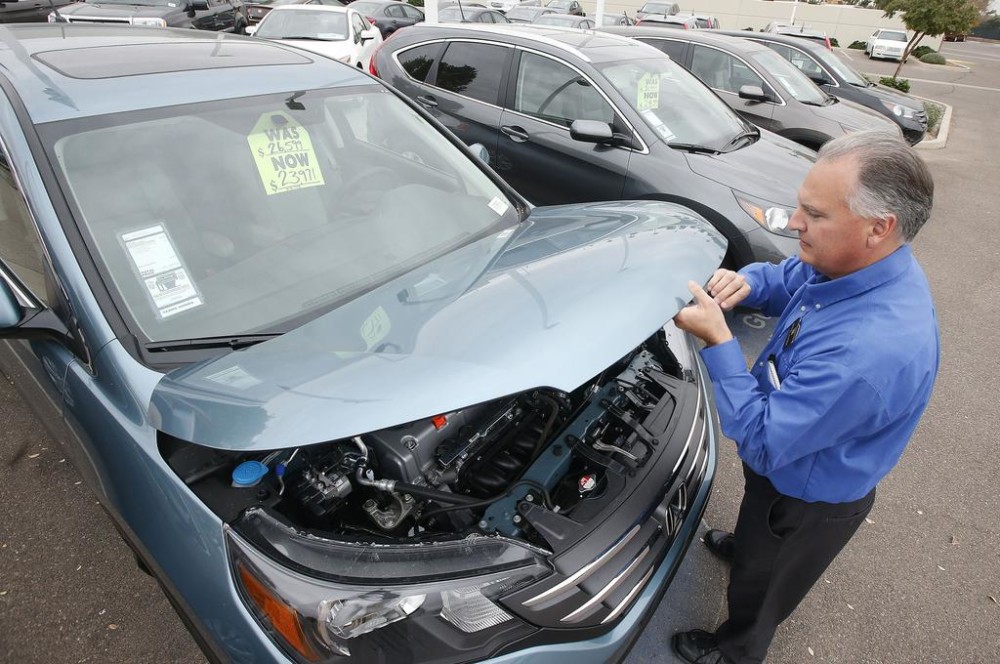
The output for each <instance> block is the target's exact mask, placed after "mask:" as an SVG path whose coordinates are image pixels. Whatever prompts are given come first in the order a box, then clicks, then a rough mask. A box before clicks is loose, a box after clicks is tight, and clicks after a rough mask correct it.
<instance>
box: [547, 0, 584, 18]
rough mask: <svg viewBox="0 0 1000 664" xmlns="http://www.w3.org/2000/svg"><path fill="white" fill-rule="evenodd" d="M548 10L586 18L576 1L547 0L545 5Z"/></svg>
mask: <svg viewBox="0 0 1000 664" xmlns="http://www.w3.org/2000/svg"><path fill="white" fill-rule="evenodd" d="M545 6H546V7H548V8H549V9H554V10H555V11H556V12H557V13H559V14H573V15H574V16H586V15H587V12H585V11H583V5H581V4H580V3H579V2H578V0H549V1H548V2H546V3H545Z"/></svg>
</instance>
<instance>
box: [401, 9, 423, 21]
mask: <svg viewBox="0 0 1000 664" xmlns="http://www.w3.org/2000/svg"><path fill="white" fill-rule="evenodd" d="M402 10H403V13H404V14H406V17H407V18H412V19H413V20H415V21H419V20H421V19H423V17H424V15H423V14H421V13H420V10H419V9H416V8H414V7H411V6H409V5H403V6H402Z"/></svg>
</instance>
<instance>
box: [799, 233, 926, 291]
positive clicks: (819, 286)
mask: <svg viewBox="0 0 1000 664" xmlns="http://www.w3.org/2000/svg"><path fill="white" fill-rule="evenodd" d="M912 261H913V252H912V251H911V250H910V245H908V244H904V245H903V246H901V247H900V248H899V249H897V250H896V251H894V252H892V253H891V254H889V255H888V256H886V257H885V258H883V259H882V260H880V261H878V262H876V263H872V264H871V265H869V266H868V267H864V268H862V269H860V270H858V271H857V272H852V273H850V274H847V275H844V276H843V277H839V278H837V279H830V278H828V277H826V276H823V275H822V274H820V273H818V272H817V273H815V275H814V276H813V277H812V278H811V279H809V281H808V282H807V283H806V287H805V289H804V290H803V294H808V295H809V296H810V298H811V299H812V300H815V301H816V302H817V303H819V304H822V305H823V306H829V305H831V304H834V303H835V302H839V301H841V300H846V299H848V298H851V297H854V296H856V295H860V294H861V293H864V292H865V291H869V290H871V289H873V288H876V287H878V286H881V285H882V284H885V283H888V282H889V281H892V280H893V279H896V278H897V277H899V276H900V275H901V274H903V273H904V272H905V271H906V270H907V269H909V266H910V264H911V263H912Z"/></svg>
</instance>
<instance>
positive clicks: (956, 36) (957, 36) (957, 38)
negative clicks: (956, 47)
mask: <svg viewBox="0 0 1000 664" xmlns="http://www.w3.org/2000/svg"><path fill="white" fill-rule="evenodd" d="M968 36H969V33H967V32H946V33H944V40H945V41H950V42H964V41H965V40H966V38H967V37H968Z"/></svg>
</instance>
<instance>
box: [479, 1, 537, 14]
mask: <svg viewBox="0 0 1000 664" xmlns="http://www.w3.org/2000/svg"><path fill="white" fill-rule="evenodd" d="M541 6H542V0H491V2H490V8H491V9H496V10H498V11H502V12H504V13H507V12H509V11H510V10H511V9H514V7H541Z"/></svg>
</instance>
